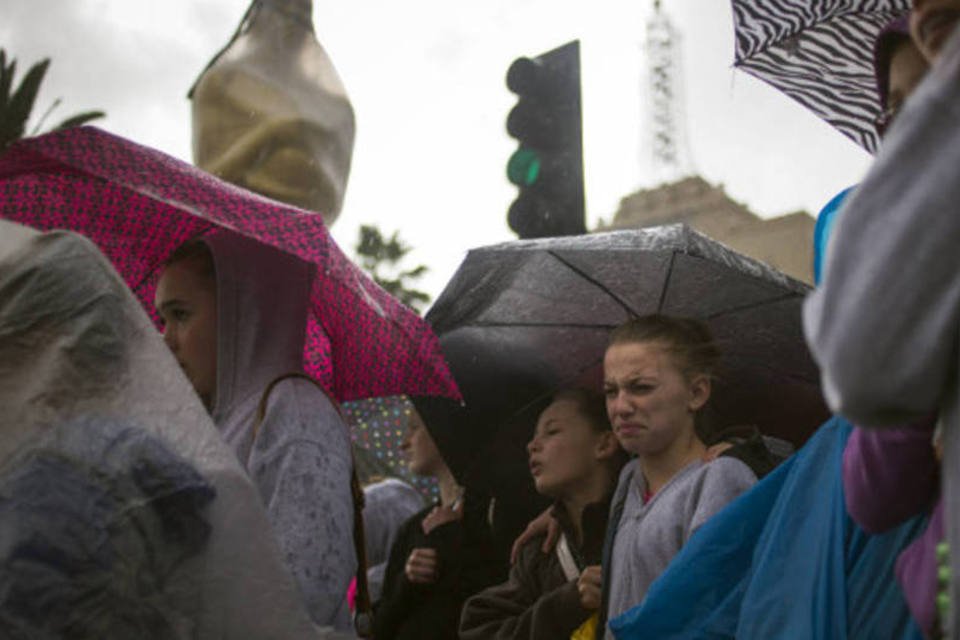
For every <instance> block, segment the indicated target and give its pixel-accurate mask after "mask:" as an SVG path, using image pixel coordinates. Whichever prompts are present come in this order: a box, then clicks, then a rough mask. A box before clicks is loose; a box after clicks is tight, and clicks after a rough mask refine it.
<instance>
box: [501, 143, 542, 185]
mask: <svg viewBox="0 0 960 640" xmlns="http://www.w3.org/2000/svg"><path fill="white" fill-rule="evenodd" d="M540 168H541V161H540V156H539V154H537V152H536V151H534V150H533V149H525V148H523V147H521V148H520V149H517V150H516V151H514V152H513V155H511V156H510V159H509V160H508V161H507V179H508V180H510V182H512V183H513V184H515V185H517V186H518V187H529V186H531V185H532V184H534V183H535V182H536V181H537V178H538V177H540Z"/></svg>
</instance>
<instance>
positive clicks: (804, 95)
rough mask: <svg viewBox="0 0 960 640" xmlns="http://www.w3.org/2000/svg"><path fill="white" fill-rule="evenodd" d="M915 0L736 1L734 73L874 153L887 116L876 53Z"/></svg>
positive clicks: (734, 12) (734, 6)
mask: <svg viewBox="0 0 960 640" xmlns="http://www.w3.org/2000/svg"><path fill="white" fill-rule="evenodd" d="M909 10H910V0H833V1H831V2H807V1H806V0H767V1H765V2H756V0H733V30H734V37H735V39H736V54H735V55H736V58H735V61H734V66H735V67H737V68H738V69H742V70H744V71H746V72H747V73H749V74H750V75H753V76H756V77H757V78H759V79H761V80H763V81H764V82H766V83H768V84H770V85H772V86H774V87H776V88H777V89H779V90H780V91H783V92H784V93H786V94H787V95H788V96H790V97H791V98H793V99H794V100H796V101H797V102H799V103H800V104H802V105H803V106H805V107H807V108H808V109H810V110H811V111H813V112H814V113H815V114H817V115H818V116H819V117H820V118H822V119H823V120H826V121H827V122H829V123H830V124H831V125H833V126H834V127H835V128H837V129H838V130H839V131H840V132H841V133H843V135H845V136H847V137H848V138H850V139H851V140H853V141H854V142H856V143H857V144H858V145H860V146H861V147H863V148H864V149H866V150H867V151H869V152H870V153H874V152H875V151H876V149H877V145H878V144H879V141H880V139H879V136H878V134H877V130H876V125H875V123H876V121H877V118H878V117H879V115H880V112H881V106H880V100H879V96H878V94H877V84H876V81H875V78H874V70H873V46H874V42H875V41H876V39H877V35H878V34H879V33H880V30H881V29H883V27H884V26H885V25H886V24H887V23H888V22H890V21H891V20H893V19H894V18H896V17H897V16H899V15H901V14H903V13H904V12H906V11H909Z"/></svg>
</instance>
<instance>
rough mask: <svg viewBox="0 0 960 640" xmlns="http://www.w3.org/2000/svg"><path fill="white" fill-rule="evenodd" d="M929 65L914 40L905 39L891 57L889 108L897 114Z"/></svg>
mask: <svg viewBox="0 0 960 640" xmlns="http://www.w3.org/2000/svg"><path fill="white" fill-rule="evenodd" d="M928 68H929V65H928V64H927V60H926V58H924V57H923V56H922V55H921V54H920V50H919V49H917V47H916V45H914V44H913V42H912V41H909V40H904V41H903V42H901V43H900V44H899V45H897V48H896V49H894V51H893V55H892V56H891V57H890V82H889V83H888V86H889V87H890V89H889V92H888V94H887V105H886V107H887V109H888V110H889V111H890V112H891V113H893V114H896V113H897V112H898V111H899V110H900V107H901V106H903V103H904V101H905V100H906V99H907V97H908V96H909V95H910V94H911V93H913V90H914V89H916V88H917V85H918V84H920V81H921V80H923V76H924V75H926V73H927V69H928Z"/></svg>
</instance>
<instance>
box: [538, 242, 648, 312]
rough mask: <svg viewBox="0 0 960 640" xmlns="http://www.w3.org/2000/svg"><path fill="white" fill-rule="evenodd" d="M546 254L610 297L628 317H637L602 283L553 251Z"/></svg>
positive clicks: (624, 302)
mask: <svg viewBox="0 0 960 640" xmlns="http://www.w3.org/2000/svg"><path fill="white" fill-rule="evenodd" d="M547 253H549V254H550V255H551V256H553V257H554V258H555V259H556V260H557V261H558V262H560V263H561V264H563V265H565V266H566V267H567V268H568V269H570V270H571V271H573V272H574V273H575V274H577V275H578V276H580V277H581V278H583V279H584V280H586V281H587V282H589V283H590V284H592V285H593V286H595V287H597V288H598V289H600V290H601V291H603V292H604V293H606V294H607V295H608V296H610V297H611V298H612V299H613V301H614V302H616V303H617V304H619V305H620V306H621V307H623V310H624V311H626V312H627V315H630V316H636V315H639V314H638V313H637V312H636V311H634V309H633V307H631V306H630V304H629V303H627V302H626V301H625V300H623V299H622V298H621V297H620V296H618V295H617V294H615V293H614V292H613V291H611V290H610V288H609V287H607V286H606V285H604V284H603V283H602V282H598V281H597V280H595V279H594V278H592V277H591V276H590V275H589V274H587V273H586V272H585V271H583V270H582V269H580V268H579V267H577V266H576V265H574V264H571V263H570V262H569V261H567V260H564V259H563V258H561V257H560V256H558V255H557V254H556V253H555V252H554V251H549V250H548V251H547Z"/></svg>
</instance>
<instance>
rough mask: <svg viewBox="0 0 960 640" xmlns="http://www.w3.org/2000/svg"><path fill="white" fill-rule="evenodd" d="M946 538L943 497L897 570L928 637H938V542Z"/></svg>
mask: <svg viewBox="0 0 960 640" xmlns="http://www.w3.org/2000/svg"><path fill="white" fill-rule="evenodd" d="M941 542H943V500H937V506H936V507H935V508H934V510H933V515H932V516H930V522H929V523H928V524H927V528H926V529H924V531H923V533H921V534H920V535H919V536H918V537H917V539H916V540H914V541H913V542H911V543H910V546H908V547H907V548H906V549H904V550H903V551H901V552H900V555H899V556H898V557H897V564H896V566H895V567H894V573H896V574H897V582H899V583H900V587H901V588H902V589H903V595H904V597H905V598H906V600H907V606H908V607H909V608H910V613H911V615H913V618H914V620H916V621H917V624H918V625H919V626H920V628H921V629H922V630H923V633H924V635H925V636H926V637H928V638H933V637H937V626H938V625H937V591H938V588H939V585H938V583H937V545H938V544H940V543H941Z"/></svg>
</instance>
